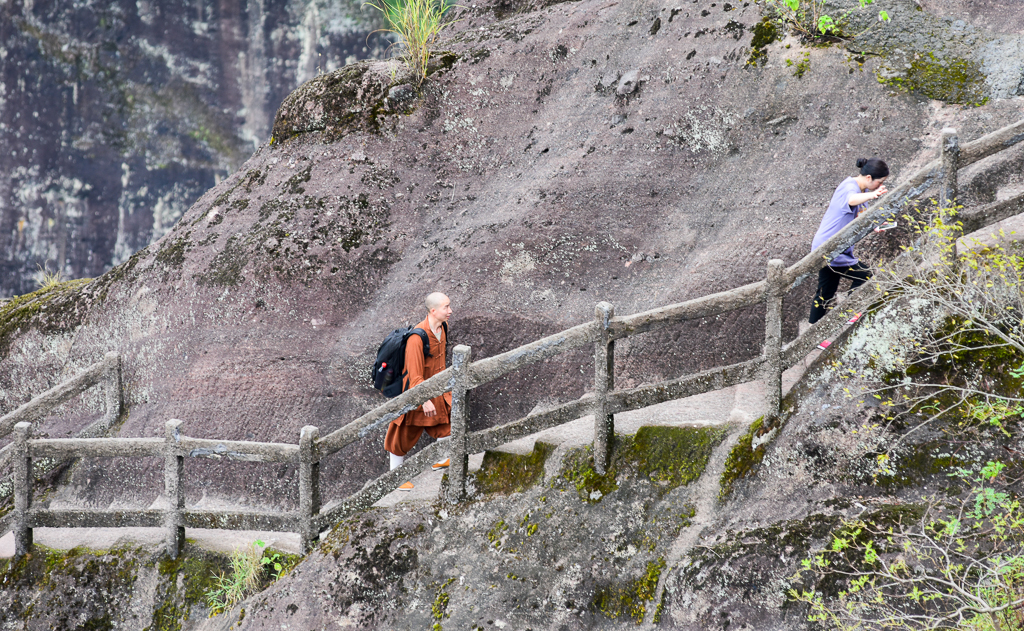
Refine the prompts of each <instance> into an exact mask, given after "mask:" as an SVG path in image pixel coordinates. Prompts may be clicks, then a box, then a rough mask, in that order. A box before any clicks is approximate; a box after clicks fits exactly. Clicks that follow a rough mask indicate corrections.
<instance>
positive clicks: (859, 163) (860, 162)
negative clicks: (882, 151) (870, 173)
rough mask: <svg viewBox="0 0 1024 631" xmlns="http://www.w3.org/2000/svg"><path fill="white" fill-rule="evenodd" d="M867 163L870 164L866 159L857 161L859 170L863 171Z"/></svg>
mask: <svg viewBox="0 0 1024 631" xmlns="http://www.w3.org/2000/svg"><path fill="white" fill-rule="evenodd" d="M867 163H868V161H867V160H865V159H864V158H861V159H860V160H857V168H858V169H863V168H864V165H865V164H867Z"/></svg>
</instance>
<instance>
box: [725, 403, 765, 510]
mask: <svg viewBox="0 0 1024 631" xmlns="http://www.w3.org/2000/svg"><path fill="white" fill-rule="evenodd" d="M763 426H764V417H763V416H762V417H761V418H759V419H757V420H756V421H754V422H753V423H751V424H750V429H748V430H747V432H746V433H745V434H743V435H742V436H740V439H739V441H737V442H736V446H735V447H733V448H732V451H730V452H729V456H728V457H727V458H726V459H725V470H724V471H722V478H721V485H720V486H721V488H720V490H719V493H718V497H719V499H721V500H725V499H726V498H728V497H729V495H730V494H731V493H732V490H733V486H734V485H735V484H736V481H737V480H739V479H740V478H744V477H746V476H748V475H750V474H751V473H752V472H753V471H754V470H755V469H757V467H758V465H760V464H761V461H762V460H764V452H765V448H766V446H767V445H765V444H760V445H758V446H757V447H755V446H754V438H755V437H756V436H759V435H760V434H761V433H762V432H761V430H762V429H763Z"/></svg>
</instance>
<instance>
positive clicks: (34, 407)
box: [0, 353, 121, 470]
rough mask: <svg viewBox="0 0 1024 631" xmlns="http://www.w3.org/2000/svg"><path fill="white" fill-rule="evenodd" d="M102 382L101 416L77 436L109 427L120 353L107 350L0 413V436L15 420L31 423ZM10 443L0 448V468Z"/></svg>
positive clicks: (117, 410) (117, 407)
mask: <svg viewBox="0 0 1024 631" xmlns="http://www.w3.org/2000/svg"><path fill="white" fill-rule="evenodd" d="M100 384H105V386H106V387H105V388H104V390H105V392H104V394H105V399H106V406H105V408H106V409H105V412H104V414H103V416H102V417H101V418H100V419H99V420H97V421H95V422H94V423H91V424H90V425H89V426H88V427H86V428H85V429H83V430H82V431H81V432H79V434H78V435H79V436H80V437H83V438H84V437H90V436H98V435H101V434H103V433H105V432H106V431H107V430H108V429H110V427H111V425H113V424H114V423H115V422H116V421H117V419H118V417H120V416H121V356H120V355H118V354H117V353H107V354H106V355H104V356H103V360H102V361H99V362H96V363H95V364H93V365H92V366H89V367H88V368H86V369H85V370H83V371H82V372H80V373H78V374H77V375H75V376H74V377H71V378H70V379H68V380H67V381H64V382H63V383H61V384H59V385H56V386H54V387H52V388H50V389H49V390H47V391H46V392H44V393H42V394H41V395H39V396H37V397H35V398H34V399H32V400H31V401H29V402H28V403H26V404H24V405H22V406H21V407H19V408H18V409H16V410H14V411H13V412H11V413H9V414H6V415H4V416H2V417H0V440H3V439H4V438H7V436H9V435H10V434H11V432H12V431H13V430H14V426H15V425H17V424H18V423H22V422H25V423H33V422H37V421H39V420H42V419H43V418H45V417H46V416H47V415H48V414H50V412H52V411H53V410H54V409H56V408H57V407H58V406H60V405H63V404H64V403H66V402H68V401H70V400H71V399H73V398H74V397H76V396H78V395H80V394H82V393H83V392H85V391H86V390H88V389H90V388H92V387H94V386H97V385H100ZM13 451H14V443H10V444H8V445H7V446H5V447H4V448H3V449H0V470H2V469H3V468H4V467H6V466H7V464H8V462H10V459H11V454H12V453H13Z"/></svg>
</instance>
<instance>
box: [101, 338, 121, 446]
mask: <svg viewBox="0 0 1024 631" xmlns="http://www.w3.org/2000/svg"><path fill="white" fill-rule="evenodd" d="M104 359H105V360H106V362H107V365H108V366H109V368H108V372H107V379H106V385H105V386H104V387H105V389H106V392H105V393H104V394H105V397H104V398H105V399H106V404H107V405H106V408H107V409H106V414H105V416H104V417H103V426H104V427H103V429H104V430H106V429H109V428H110V427H112V426H113V425H114V423H116V422H117V419H119V418H121V411H122V398H121V387H122V384H121V356H120V355H119V354H118V353H114V352H110V353H107V354H106V355H104Z"/></svg>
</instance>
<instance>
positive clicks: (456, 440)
mask: <svg viewBox="0 0 1024 631" xmlns="http://www.w3.org/2000/svg"><path fill="white" fill-rule="evenodd" d="M471 352H472V349H471V348H470V347H468V346H464V345H462V344H460V345H458V346H456V347H455V348H454V349H452V414H451V423H452V436H451V440H449V441H448V444H449V452H450V453H449V455H448V457H449V458H451V460H452V462H451V466H449V468H448V490H447V498H446V499H447V501H448V502H449V503H451V504H457V503H458V502H461V501H462V500H464V499H465V498H466V474H467V472H468V471H469V453H468V452H467V451H466V450H467V448H468V439H469V401H468V400H467V398H466V394H467V392H468V391H469V357H470V354H471Z"/></svg>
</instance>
